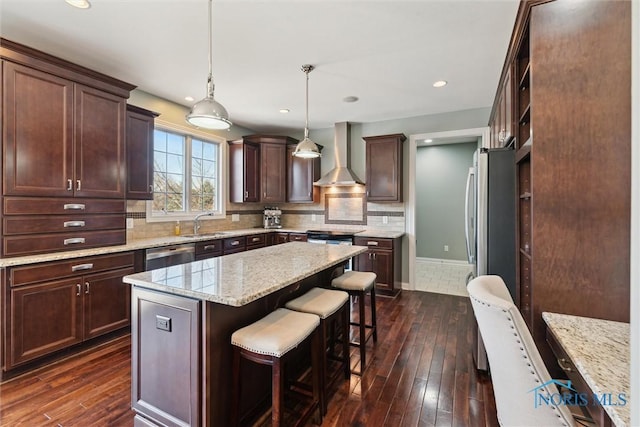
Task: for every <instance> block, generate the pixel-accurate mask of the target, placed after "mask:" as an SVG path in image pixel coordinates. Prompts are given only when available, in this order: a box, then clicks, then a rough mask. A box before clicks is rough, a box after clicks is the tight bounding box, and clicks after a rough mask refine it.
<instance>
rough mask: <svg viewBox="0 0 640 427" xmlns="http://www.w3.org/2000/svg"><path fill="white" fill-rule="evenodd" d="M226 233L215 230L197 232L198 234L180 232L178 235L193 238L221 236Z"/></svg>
mask: <svg viewBox="0 0 640 427" xmlns="http://www.w3.org/2000/svg"><path fill="white" fill-rule="evenodd" d="M226 234H227V233H224V232H221V231H217V232H215V233H198V234H181V235H180V237H184V238H185V239H193V238H195V237H222V236H225V235H226Z"/></svg>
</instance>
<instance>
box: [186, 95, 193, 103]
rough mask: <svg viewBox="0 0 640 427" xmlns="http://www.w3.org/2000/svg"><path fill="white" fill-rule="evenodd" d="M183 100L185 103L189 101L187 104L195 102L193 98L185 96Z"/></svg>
mask: <svg viewBox="0 0 640 427" xmlns="http://www.w3.org/2000/svg"><path fill="white" fill-rule="evenodd" d="M184 100H185V101H189V102H193V101H195V99H194V98H193V96H185V97H184Z"/></svg>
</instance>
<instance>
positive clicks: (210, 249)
mask: <svg viewBox="0 0 640 427" xmlns="http://www.w3.org/2000/svg"><path fill="white" fill-rule="evenodd" d="M221 254H222V240H207V241H206V242H196V256H200V255H204V256H216V255H221Z"/></svg>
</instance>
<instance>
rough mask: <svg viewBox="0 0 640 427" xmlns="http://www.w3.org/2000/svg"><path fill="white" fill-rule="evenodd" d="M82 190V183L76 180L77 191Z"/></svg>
mask: <svg viewBox="0 0 640 427" xmlns="http://www.w3.org/2000/svg"><path fill="white" fill-rule="evenodd" d="M80 190H82V181H81V180H79V179H77V180H76V191H80Z"/></svg>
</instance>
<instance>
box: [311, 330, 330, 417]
mask: <svg viewBox="0 0 640 427" xmlns="http://www.w3.org/2000/svg"><path fill="white" fill-rule="evenodd" d="M320 329H321V331H322V332H321V333H320V342H321V348H320V350H321V351H322V362H321V365H320V366H321V369H320V382H321V384H320V389H321V390H322V393H320V409H321V411H322V415H326V414H327V406H328V403H327V395H328V394H329V393H328V391H327V387H328V385H329V381H327V375H328V374H329V366H328V362H327V358H328V355H327V354H326V351H327V333H328V329H329V328H327V321H326V319H320ZM312 351H314V352H315V350H312ZM312 364H313V363H312ZM313 369H315V368H313ZM314 375H315V374H314Z"/></svg>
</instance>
